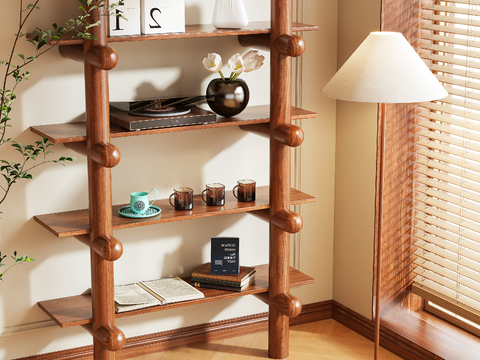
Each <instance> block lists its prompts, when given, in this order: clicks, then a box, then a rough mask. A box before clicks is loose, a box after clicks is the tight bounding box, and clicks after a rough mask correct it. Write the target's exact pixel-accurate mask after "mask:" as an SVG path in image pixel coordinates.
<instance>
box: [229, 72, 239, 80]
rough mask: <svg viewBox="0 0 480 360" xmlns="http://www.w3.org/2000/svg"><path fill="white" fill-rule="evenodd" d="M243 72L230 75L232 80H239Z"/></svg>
mask: <svg viewBox="0 0 480 360" xmlns="http://www.w3.org/2000/svg"><path fill="white" fill-rule="evenodd" d="M232 74H233V73H232ZM240 74H241V72H240V73H238V74H235V75H233V76H230V82H234V81H237V79H238V77H239V76H240Z"/></svg>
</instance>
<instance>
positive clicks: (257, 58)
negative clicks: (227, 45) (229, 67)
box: [242, 50, 265, 72]
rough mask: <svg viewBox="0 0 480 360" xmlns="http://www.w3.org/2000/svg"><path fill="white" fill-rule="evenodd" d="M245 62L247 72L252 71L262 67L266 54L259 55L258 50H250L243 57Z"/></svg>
mask: <svg viewBox="0 0 480 360" xmlns="http://www.w3.org/2000/svg"><path fill="white" fill-rule="evenodd" d="M242 59H243V63H244V64H245V70H244V71H245V72H250V71H253V70H257V69H260V68H261V67H262V65H263V61H264V60H265V56H263V55H258V51H257V50H250V51H249V52H247V53H246V54H245V55H243V57H242Z"/></svg>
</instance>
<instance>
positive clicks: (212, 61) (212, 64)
mask: <svg viewBox="0 0 480 360" xmlns="http://www.w3.org/2000/svg"><path fill="white" fill-rule="evenodd" d="M222 66H223V62H222V57H221V56H220V55H218V54H215V53H211V54H208V56H207V57H206V58H205V59H203V67H204V68H205V69H206V70H208V71H210V72H213V73H216V72H219V71H220V70H222Z"/></svg>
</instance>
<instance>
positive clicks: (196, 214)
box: [34, 186, 315, 238]
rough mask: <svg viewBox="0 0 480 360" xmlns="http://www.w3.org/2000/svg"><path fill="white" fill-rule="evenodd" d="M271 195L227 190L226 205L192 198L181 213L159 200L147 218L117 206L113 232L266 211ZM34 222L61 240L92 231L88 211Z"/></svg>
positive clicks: (294, 196)
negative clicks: (243, 197)
mask: <svg viewBox="0 0 480 360" xmlns="http://www.w3.org/2000/svg"><path fill="white" fill-rule="evenodd" d="M268 194H269V188H268V186H258V187H257V189H256V199H255V201H251V202H239V201H237V199H236V198H235V197H234V196H233V194H232V191H231V190H230V191H226V192H225V205H223V206H206V204H205V202H204V201H203V200H202V198H201V195H195V196H194V199H193V209H192V210H182V211H178V210H175V209H174V208H173V207H172V206H171V205H170V203H169V201H168V199H161V200H156V201H155V203H154V205H155V206H158V207H159V208H160V209H162V211H161V213H160V215H157V216H154V217H151V218H145V219H132V218H127V217H123V216H121V215H120V214H119V213H118V209H120V208H121V207H122V206H125V205H127V204H122V205H115V206H113V208H112V225H113V230H119V229H127V228H132V227H138V226H147V225H155V224H162V223H168V222H174V221H182V220H191V219H199V218H205V217H211V216H219V215H228V214H235V213H242V212H249V211H258V210H264V209H268V208H269V207H270V204H269V199H268ZM290 196H291V205H298V204H305V203H311V202H314V201H315V198H314V197H313V196H311V195H307V194H305V193H303V192H301V191H298V190H295V189H291V190H290ZM34 219H35V221H37V222H38V223H39V224H41V225H42V226H43V227H45V228H46V229H47V230H48V231H50V232H51V233H52V234H54V235H55V236H57V237H60V238H63V237H69V236H78V235H85V234H88V233H89V232H90V231H89V224H88V209H84V210H74V211H67V212H61V213H54V214H46V215H37V216H35V217H34Z"/></svg>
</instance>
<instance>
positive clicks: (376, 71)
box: [322, 32, 448, 359]
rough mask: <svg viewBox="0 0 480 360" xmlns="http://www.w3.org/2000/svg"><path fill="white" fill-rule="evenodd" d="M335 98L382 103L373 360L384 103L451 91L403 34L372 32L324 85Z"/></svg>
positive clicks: (377, 309) (377, 329)
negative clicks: (446, 88) (437, 77)
mask: <svg viewBox="0 0 480 360" xmlns="http://www.w3.org/2000/svg"><path fill="white" fill-rule="evenodd" d="M322 92H323V93H324V94H325V95H326V96H328V97H332V98H334V99H338V100H346V101H357V102H367V103H380V104H381V106H380V144H379V145H380V166H379V168H378V169H377V171H379V175H380V183H379V208H378V214H379V223H378V233H377V239H376V241H377V244H376V245H377V263H376V266H377V271H376V288H375V292H376V296H375V359H378V358H379V343H380V291H381V287H380V285H381V265H382V263H381V260H382V256H381V254H382V238H383V214H382V213H383V190H384V189H383V187H384V165H385V126H386V121H385V115H386V114H385V113H386V106H385V104H386V103H417V102H424V101H432V100H438V99H442V98H444V97H446V96H447V95H448V93H447V91H446V90H445V89H444V88H443V86H442V85H441V84H440V83H439V82H438V80H437V79H436V78H435V76H434V75H433V74H432V72H431V71H430V69H429V68H428V67H427V66H426V65H425V63H424V62H423V60H422V59H421V58H420V57H419V56H418V55H417V53H416V52H415V50H414V49H413V48H412V47H411V46H410V44H409V43H408V42H407V40H406V39H405V38H404V37H403V35H402V34H401V33H396V32H374V33H371V34H370V35H369V36H368V37H367V38H366V39H365V40H364V41H363V43H362V44H361V45H360V46H359V47H358V49H357V50H355V52H354V53H353V54H352V56H351V57H350V58H349V59H348V60H347V61H346V62H345V64H344V65H343V66H342V67H341V68H340V70H338V72H337V73H336V74H335V75H334V76H333V78H332V79H331V80H330V81H329V82H328V83H327V85H326V86H325V87H324V88H323V90H322Z"/></svg>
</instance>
